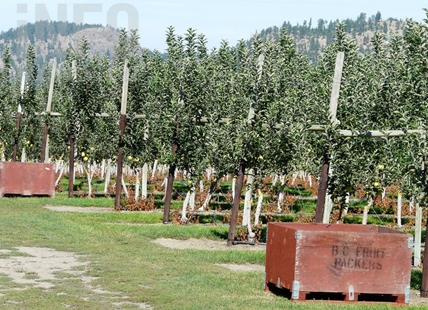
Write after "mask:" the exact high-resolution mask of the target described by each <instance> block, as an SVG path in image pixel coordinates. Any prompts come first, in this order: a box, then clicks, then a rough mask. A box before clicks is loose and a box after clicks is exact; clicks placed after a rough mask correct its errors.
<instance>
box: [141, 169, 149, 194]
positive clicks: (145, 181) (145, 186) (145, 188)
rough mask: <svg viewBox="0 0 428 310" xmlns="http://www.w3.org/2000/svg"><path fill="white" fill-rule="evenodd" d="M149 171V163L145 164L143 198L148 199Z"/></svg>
mask: <svg viewBox="0 0 428 310" xmlns="http://www.w3.org/2000/svg"><path fill="white" fill-rule="evenodd" d="M148 173H149V165H147V163H146V164H144V166H143V175H142V176H141V199H147V177H148Z"/></svg>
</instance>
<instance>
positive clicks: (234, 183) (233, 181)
mask: <svg viewBox="0 0 428 310" xmlns="http://www.w3.org/2000/svg"><path fill="white" fill-rule="evenodd" d="M235 189H236V177H233V179H232V201H233V199H234V198H235Z"/></svg>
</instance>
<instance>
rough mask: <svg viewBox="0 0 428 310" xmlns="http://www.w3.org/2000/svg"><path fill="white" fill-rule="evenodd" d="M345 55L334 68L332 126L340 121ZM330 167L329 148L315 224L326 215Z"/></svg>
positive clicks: (342, 54)
mask: <svg viewBox="0 0 428 310" xmlns="http://www.w3.org/2000/svg"><path fill="white" fill-rule="evenodd" d="M344 58H345V56H344V53H343V52H339V53H338V54H337V57H336V65H335V68H334V77H333V87H332V90H331V97H330V122H331V123H332V124H334V125H335V124H337V123H339V121H338V120H337V104H338V99H339V92H340V81H341V79H342V71H343V61H344ZM329 167H330V155H329V152H328V148H326V149H325V151H324V156H323V161H322V166H321V175H320V181H319V185H318V199H317V208H316V214H315V222H316V223H322V220H323V214H324V205H325V198H326V197H325V196H326V194H327V184H328V169H329Z"/></svg>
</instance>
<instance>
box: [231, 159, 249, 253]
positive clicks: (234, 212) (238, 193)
mask: <svg viewBox="0 0 428 310" xmlns="http://www.w3.org/2000/svg"><path fill="white" fill-rule="evenodd" d="M245 167H246V163H245V162H242V163H241V165H240V167H239V172H238V178H237V180H236V189H235V196H234V197H233V207H232V214H231V215H230V224H229V234H228V235H227V246H232V245H233V241H235V230H236V222H237V221H238V212H239V203H240V202H241V191H242V186H243V184H244V175H245Z"/></svg>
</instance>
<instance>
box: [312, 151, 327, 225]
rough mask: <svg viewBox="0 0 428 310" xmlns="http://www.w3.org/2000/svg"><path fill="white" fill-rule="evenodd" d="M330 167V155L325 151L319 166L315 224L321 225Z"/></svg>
mask: <svg viewBox="0 0 428 310" xmlns="http://www.w3.org/2000/svg"><path fill="white" fill-rule="evenodd" d="M329 166H330V155H329V154H328V153H327V150H325V151H324V156H323V160H322V166H321V175H320V180H319V183H318V197H317V207H316V214H315V223H322V219H323V215H324V205H325V195H326V193H327V182H328V169H329Z"/></svg>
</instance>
